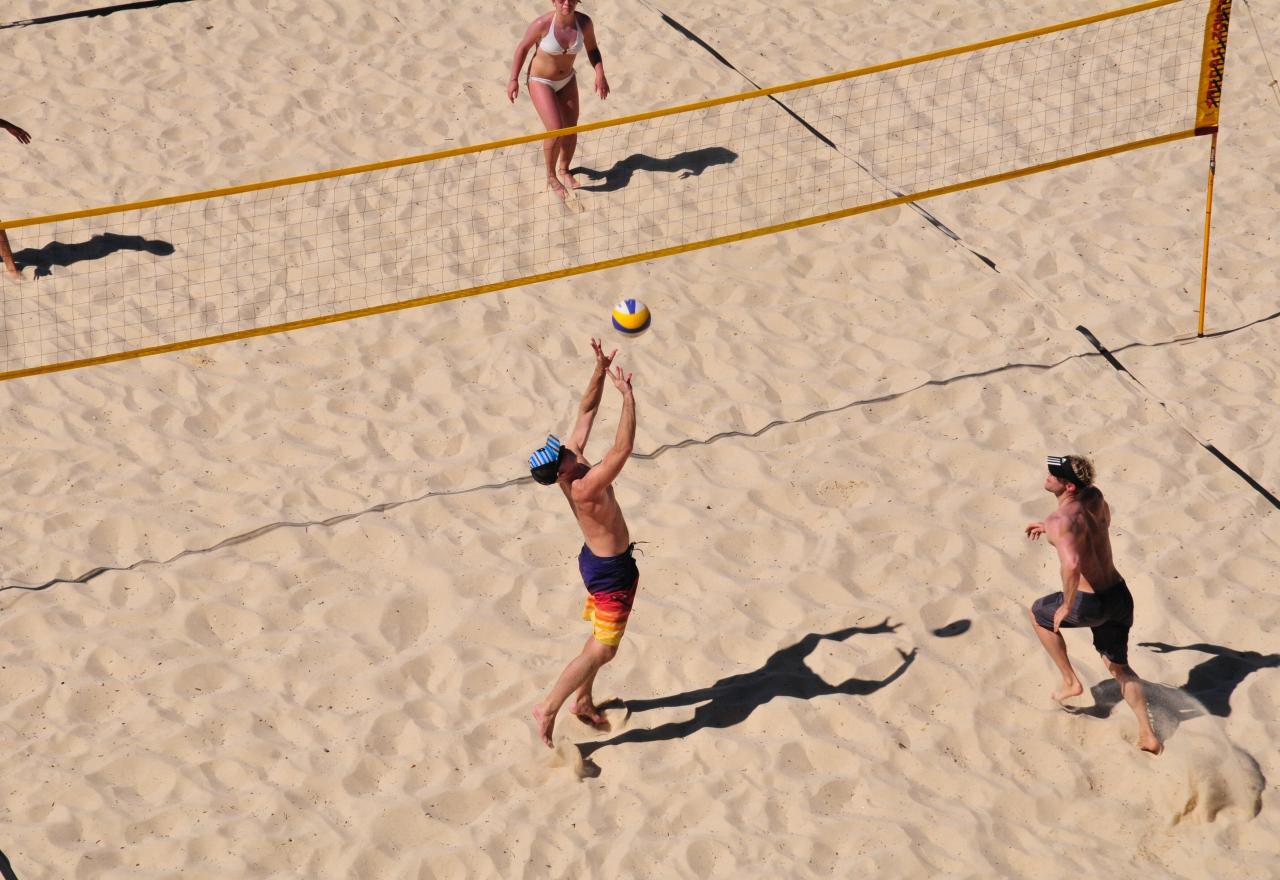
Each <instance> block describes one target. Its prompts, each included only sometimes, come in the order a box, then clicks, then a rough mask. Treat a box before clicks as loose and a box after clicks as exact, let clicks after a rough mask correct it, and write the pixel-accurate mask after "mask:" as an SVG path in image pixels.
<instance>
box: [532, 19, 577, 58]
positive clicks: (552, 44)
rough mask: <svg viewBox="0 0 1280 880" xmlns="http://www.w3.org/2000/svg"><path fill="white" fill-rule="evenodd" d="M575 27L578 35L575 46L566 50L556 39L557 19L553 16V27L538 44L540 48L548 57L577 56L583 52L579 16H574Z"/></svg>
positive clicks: (551, 26)
mask: <svg viewBox="0 0 1280 880" xmlns="http://www.w3.org/2000/svg"><path fill="white" fill-rule="evenodd" d="M573 26H574V29H575V31H576V33H577V37H575V38H574V41H573V45H572V46H570V47H569V48H567V49H566V48H565V47H564V46H561V45H560V41H559V40H557V39H556V17H555V15H554V14H553V15H552V16H551V25H550V26H549V27H548V28H547V35H546V36H545V37H543V38H542V42H540V43H538V48H539V49H541V50H542V51H543V52H546V53H547V54H548V55H577V54H578V53H579V52H581V51H582V42H583V40H582V28H581V27H579V26H578V14H577V13H576V12H575V13H574V14H573Z"/></svg>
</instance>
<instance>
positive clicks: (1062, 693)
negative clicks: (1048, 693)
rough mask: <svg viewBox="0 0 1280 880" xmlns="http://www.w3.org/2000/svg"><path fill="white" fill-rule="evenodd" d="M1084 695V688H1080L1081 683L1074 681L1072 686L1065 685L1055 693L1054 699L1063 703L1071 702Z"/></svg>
mask: <svg viewBox="0 0 1280 880" xmlns="http://www.w3.org/2000/svg"><path fill="white" fill-rule="evenodd" d="M1083 693H1084V688H1083V687H1081V686H1080V682H1079V681H1078V680H1077V681H1074V682H1072V683H1070V684H1064V685H1063V686H1062V687H1060V688H1058V689H1057V690H1056V691H1054V692H1053V698H1054V699H1055V700H1057V701H1058V702H1059V703H1061V702H1062V701H1063V700H1069V699H1071V698H1072V697H1078V696H1080V695H1081V694H1083Z"/></svg>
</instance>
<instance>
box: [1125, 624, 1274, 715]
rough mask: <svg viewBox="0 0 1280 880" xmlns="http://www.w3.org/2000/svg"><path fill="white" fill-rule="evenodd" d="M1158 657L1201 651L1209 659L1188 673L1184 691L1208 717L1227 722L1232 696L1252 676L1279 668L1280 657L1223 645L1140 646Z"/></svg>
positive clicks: (1148, 644)
mask: <svg viewBox="0 0 1280 880" xmlns="http://www.w3.org/2000/svg"><path fill="white" fill-rule="evenodd" d="M1138 644H1139V645H1140V646H1142V647H1144V648H1150V649H1151V650H1153V651H1155V652H1156V653H1158V654H1168V653H1170V652H1173V651H1199V652H1201V653H1202V654H1208V655H1210V656H1209V659H1208V660H1205V661H1204V662H1203V663H1201V664H1199V665H1198V666H1196V667H1195V668H1193V669H1192V670H1191V671H1190V672H1188V673H1187V683H1186V684H1184V685H1183V686H1182V689H1183V690H1185V691H1186V692H1187V693H1189V694H1190V695H1191V696H1193V697H1195V698H1196V699H1197V700H1199V701H1200V702H1201V703H1203V704H1204V707H1205V708H1206V709H1208V710H1209V714H1211V715H1217V716H1218V717H1219V718H1226V717H1227V716H1228V715H1230V714H1231V694H1232V693H1233V692H1234V691H1235V689H1236V687H1237V686H1238V685H1239V684H1240V683H1241V682H1242V681H1244V680H1245V679H1246V678H1247V677H1248V676H1249V674H1250V673H1251V672H1257V671H1258V670H1259V669H1277V668H1280V654H1259V653H1258V652H1257V651H1235V650H1232V649H1231V648H1224V647H1222V646H1221V645H1209V644H1205V643H1204V642H1199V643H1197V644H1194V645H1166V644H1165V643H1164V642H1139V643H1138Z"/></svg>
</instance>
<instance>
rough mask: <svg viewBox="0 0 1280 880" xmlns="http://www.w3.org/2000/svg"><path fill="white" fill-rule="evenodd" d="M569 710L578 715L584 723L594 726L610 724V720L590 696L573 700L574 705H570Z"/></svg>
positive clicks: (605, 726)
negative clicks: (601, 712)
mask: <svg viewBox="0 0 1280 880" xmlns="http://www.w3.org/2000/svg"><path fill="white" fill-rule="evenodd" d="M569 711H571V712H572V713H573V714H574V715H577V716H578V719H579V720H580V721H582V722H583V723H584V724H589V725H591V726H592V727H604V728H607V727H608V726H609V722H608V720H607V719H606V718H605V717H604V716H603V715H601V714H600V709H599V708H598V707H597V706H596V704H595V703H594V702H592V701H591V699H590V698H588V697H578V698H577V699H575V700H574V701H573V705H571V706H570V707H569Z"/></svg>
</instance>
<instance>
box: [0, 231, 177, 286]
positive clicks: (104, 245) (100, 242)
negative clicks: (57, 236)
mask: <svg viewBox="0 0 1280 880" xmlns="http://www.w3.org/2000/svg"><path fill="white" fill-rule="evenodd" d="M173 250H174V248H173V245H171V244H170V243H169V242H167V241H160V240H158V239H146V238H143V237H142V236H141V235H118V234H117V233H114V232H103V233H100V234H98V235H95V236H93V238H91V239H89V240H88V241H82V242H77V243H76V244H64V243H63V242H60V241H51V242H49V243H48V244H47V245H45V246H44V247H42V248H23V249H22V250H20V251H18V252H17V253H15V254H14V255H13V262H14V264H15V265H16V266H17V267H18V269H19V270H22V269H25V268H26V267H28V266H35V268H36V276H35V277H37V278H48V277H49V276H50V275H52V274H53V267H54V266H58V267H62V268H65V267H67V266H70V265H72V264H73V263H79V262H82V261H84V260H101V259H102V258H104V257H109V256H111V255H112V254H114V253H116V252H118V251H146V252H147V253H149V254H155V255H156V256H158V257H167V256H169V255H170V254H172V253H173Z"/></svg>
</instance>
